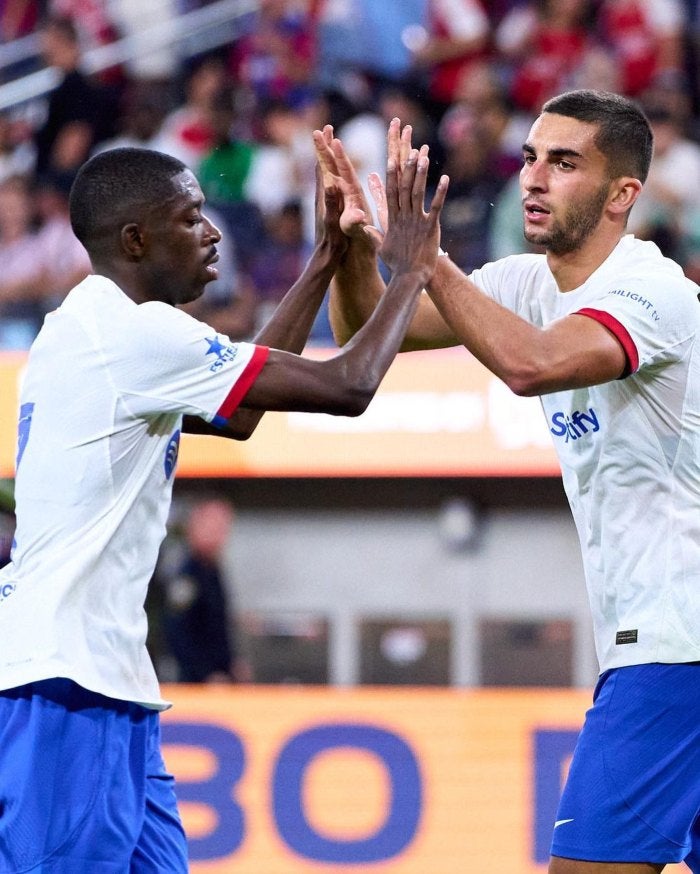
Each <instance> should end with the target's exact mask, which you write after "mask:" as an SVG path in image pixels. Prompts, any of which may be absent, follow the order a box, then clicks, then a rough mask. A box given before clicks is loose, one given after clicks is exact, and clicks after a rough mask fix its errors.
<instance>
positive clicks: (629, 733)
mask: <svg viewBox="0 0 700 874" xmlns="http://www.w3.org/2000/svg"><path fill="white" fill-rule="evenodd" d="M410 144H411V131H410V128H409V127H405V128H404V129H403V131H401V129H400V123H399V122H398V121H394V122H392V124H391V125H390V128H389V142H388V145H389V152H390V154H392V155H394V156H395V157H396V159H397V160H398V161H399V163H400V164H401V162H402V161H403V160H404V159H405V157H406V155H408V154H409V149H410ZM652 151H653V137H652V132H651V129H650V127H649V124H648V121H647V119H646V117H645V116H644V115H643V113H642V112H641V111H640V109H639V108H638V107H637V106H636V105H635V104H634V103H632V102H631V101H630V100H628V99H626V98H624V97H621V96H618V95H616V94H610V93H606V92H597V91H588V90H584V91H572V92H568V93H565V94H562V95H560V96H557V97H555V98H553V99H551V100H549V101H548V102H547V103H546V104H545V105H544V107H543V109H542V112H541V114H540V116H539V117H538V118H537V119H536V120H535V122H534V124H533V125H532V128H531V130H530V133H529V136H528V138H527V141H526V143H525V144H524V146H523V167H522V170H521V174H520V185H521V192H522V205H523V219H524V233H525V237H526V239H527V240H528V241H529V242H530V243H533V244H535V245H537V246H539V247H541V248H542V250H543V254H522V255H514V256H510V257H507V258H504V259H501V260H500V261H497V262H494V263H490V264H486V265H484V266H483V267H482V268H481V269H478V270H475V271H473V272H472V273H471V274H470V276H469V277H467V276H465V275H464V274H463V273H462V272H461V271H460V270H459V269H458V268H457V267H456V266H455V265H454V264H453V263H452V262H451V261H450V259H449V257H441V258H439V263H438V266H437V269H436V271H435V273H434V275H433V278H432V280H431V282H430V283H429V284H428V286H427V291H428V294H424V295H423V296H422V298H421V302H420V306H419V309H418V311H417V313H416V315H415V317H414V319H413V322H412V325H411V328H410V329H409V331H408V334H407V340H406V342H405V344H404V346H403V349H404V350H410V349H430V348H440V347H445V346H455V345H458V344H462V345H464V346H465V347H466V348H467V349H468V350H469V351H470V352H472V353H473V354H474V355H475V356H476V357H477V358H478V359H479V360H480V361H481V362H482V363H483V364H484V365H485V366H486V367H487V368H488V369H489V370H491V371H492V372H493V373H494V374H496V375H497V376H498V377H500V378H501V379H502V380H503V381H504V382H505V383H506V384H507V385H508V386H509V387H510V388H511V389H512V390H513V392H515V393H516V394H518V395H527V396H531V395H540V396H541V400H542V406H543V409H544V413H545V416H546V418H547V422H548V426H549V429H550V431H551V434H552V437H553V440H554V444H555V447H556V450H557V453H558V456H559V460H560V462H561V467H562V472H563V480H564V486H565V489H566V493H567V496H568V498H569V502H570V505H571V509H572V512H573V515H574V519H575V522H576V526H577V529H578V533H579V537H580V541H581V549H582V554H583V563H584V569H585V575H586V584H587V588H588V593H589V599H590V603H591V610H592V615H593V626H594V632H595V639H596V650H597V654H598V659H599V663H600V678H599V682H598V684H597V687H596V690H595V693H594V703H593V706H592V708H591V709H590V710H589V712H588V714H587V716H586V720H585V724H584V727H583V729H582V732H581V735H580V737H579V741H578V744H577V747H576V751H575V753H574V758H573V762H572V765H571V769H570V772H569V776H568V778H567V782H566V786H565V788H564V792H563V796H562V798H561V802H560V807H559V812H558V814H557V818H556V822H555V823H554V824H553V826H554V838H553V843H552V850H551V853H552V857H551V861H550V867H549V872H550V874H652V872H659V871H662V870H663V868H664V867H665V865H666V864H669V863H673V862H680V861H681V860H683V861H685V863H686V865H687V866H688V867H689V868H690V870H691V871H693V872H700V819H699V818H698V811H700V466H699V465H698V460H699V459H700V390H699V388H698V386H700V346H699V343H698V338H699V336H700V306H699V305H698V300H697V295H698V287H697V286H696V285H695V284H694V283H692V282H690V281H689V280H688V279H686V277H685V276H684V274H683V271H682V270H681V268H680V267H679V266H678V265H677V264H676V263H674V262H673V261H671V260H669V259H668V258H665V257H663V255H662V254H661V252H660V251H659V250H658V249H657V247H656V246H655V245H654V244H653V243H650V242H645V241H642V240H637V239H635V238H634V237H633V236H632V235H630V234H628V233H626V225H627V218H628V215H629V212H630V209H631V208H632V207H633V205H634V202H635V200H636V199H637V197H638V195H639V193H640V191H641V190H642V185H643V183H644V181H645V179H646V176H647V171H648V169H649V164H650V162H651V158H652ZM321 152H322V154H321V158H322V160H323V161H324V162H325V166H326V170H327V172H332V173H333V174H335V175H337V176H338V178H339V179H340V184H341V185H342V186H343V187H344V190H345V191H346V192H349V191H353V190H355V191H356V190H357V189H358V186H359V182H358V180H357V179H356V177H355V176H354V174H353V171H352V167H351V166H350V165H349V164H348V163H347V162H344V161H339V160H337V159H336V160H334V155H333V153H332V152H331V150H330V149H329V148H327V147H326V146H322V147H321ZM370 187H371V189H372V191H373V194H375V199H376V200H377V204H378V209H379V215H380V220H381V222H382V224H383V226H384V227H386V221H384V217H385V210H384V209H383V199H382V196H383V192H382V186H381V183H380V181H379V179H378V178H377V177H376V176H372V177H370ZM360 243H361V241H360ZM368 254H369V253H368V250H366V249H365V248H364V247H363V245H361V244H360V245H357V244H356V241H353V245H352V249H351V252H350V253H349V255H348V256H347V257H346V260H345V262H344V266H343V268H342V269H341V271H339V272H338V273H337V274H336V277H335V285H334V290H333V296H332V307H331V316H332V324H333V328H334V331H335V332H336V336H337V338H338V339H339V340H340V341H341V342H344V341H345V340H346V339H347V338H348V337H349V336H351V335H352V334H353V333H354V331H356V330H357V329H358V327H359V326H360V325H361V324H363V323H364V321H365V320H366V319H367V318H368V317H369V314H370V313H371V312H372V310H373V307H374V305H375V304H376V301H377V300H378V299H379V298H380V296H381V295H382V293H383V284H382V282H381V279H380V277H379V275H378V273H377V272H376V271H374V268H373V264H372V261H371V259H370V258H369V257H368ZM360 275H364V276H365V281H364V283H362V284H359V283H358V282H357V278H358V277H359V276H360ZM370 275H371V276H372V277H373V279H372V280H371V281H370V280H369V279H368V278H367V277H368V276H370ZM360 291H363V293H362V294H359V293H358V292H360Z"/></svg>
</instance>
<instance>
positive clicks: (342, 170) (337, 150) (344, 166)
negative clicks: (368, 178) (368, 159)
mask: <svg viewBox="0 0 700 874" xmlns="http://www.w3.org/2000/svg"><path fill="white" fill-rule="evenodd" d="M331 147H332V151H333V158H334V160H335V166H336V168H337V171H338V175H339V176H341V177H342V178H343V179H345V180H346V182H349V183H350V184H352V185H356V186H357V187H358V188H361V187H362V186H361V184H360V180H359V178H358V176H357V173H356V172H355V167H354V165H353V163H352V161H351V160H350V158H348V156H347V152H346V151H345V147H344V146H343V144H342V142H341V141H340V140H339V139H337V138H335V139H334V140H333V142H332V144H331Z"/></svg>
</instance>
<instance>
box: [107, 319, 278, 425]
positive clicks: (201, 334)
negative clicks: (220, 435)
mask: <svg viewBox="0 0 700 874" xmlns="http://www.w3.org/2000/svg"><path fill="white" fill-rule="evenodd" d="M136 310H137V311H136V313H135V315H134V318H133V319H132V320H131V322H130V324H129V337H127V338H124V337H122V338H119V340H120V342H119V344H118V345H117V344H116V343H115V344H114V345H113V346H112V349H113V350H115V355H114V358H113V360H112V361H110V362H109V364H110V372H111V378H112V380H113V382H114V387H115V390H116V392H117V394H118V395H119V396H120V397H121V399H122V400H123V402H124V404H125V405H126V407H127V409H128V410H129V412H130V413H131V414H132V415H134V416H144V417H147V416H153V415H158V414H160V413H180V414H183V415H184V414H186V415H193V416H199V417H201V418H202V419H205V420H206V421H207V422H212V423H214V424H223V421H224V420H226V419H228V418H229V417H230V416H231V415H233V413H234V412H235V410H236V409H237V408H238V406H239V405H240V403H241V402H242V401H243V399H244V398H245V395H246V394H247V392H248V390H249V389H250V387H251V385H252V384H253V383H254V382H255V380H256V378H257V376H258V374H259V373H260V371H261V370H262V368H263V366H264V365H265V361H266V360H267V356H268V351H269V350H268V349H267V347H265V346H257V345H255V344H253V343H236V342H233V341H232V340H230V339H229V338H228V337H226V336H224V335H223V334H219V333H217V332H216V331H215V330H214V329H213V328H212V327H210V326H209V325H207V324H205V323H204V322H200V321H198V320H197V319H193V318H192V317H191V316H189V315H187V313H185V312H183V311H181V310H178V309H175V308H174V307H171V306H168V305H167V304H162V303H157V302H151V303H146V304H141V305H140V306H139V307H138V308H136Z"/></svg>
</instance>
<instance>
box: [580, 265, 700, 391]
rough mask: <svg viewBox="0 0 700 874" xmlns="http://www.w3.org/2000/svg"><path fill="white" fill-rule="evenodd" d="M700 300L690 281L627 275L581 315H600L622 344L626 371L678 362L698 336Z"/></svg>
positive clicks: (581, 309)
mask: <svg viewBox="0 0 700 874" xmlns="http://www.w3.org/2000/svg"><path fill="white" fill-rule="evenodd" d="M697 308H698V301H697V298H696V296H695V294H694V293H693V291H692V289H691V287H690V284H689V283H688V282H687V281H686V280H684V279H682V278H678V277H675V276H665V277H664V276H660V277H658V278H657V277H654V281H653V283H652V282H650V281H649V280H648V279H645V278H643V277H636V278H628V279H623V280H622V281H621V282H620V283H619V284H616V285H615V286H610V287H608V288H607V289H606V290H604V291H603V292H602V293H601V294H600V295H599V296H598V298H597V299H596V300H592V301H591V302H589V303H588V304H587V305H586V306H584V307H581V308H580V309H579V310H576V311H575V313H577V314H579V315H583V316H587V317H589V318H592V319H595V320H596V321H597V322H600V324H602V325H604V326H605V327H606V328H607V329H608V330H609V331H610V332H611V333H612V334H614V335H615V337H616V338H617V339H618V341H619V342H620V344H621V346H622V348H623V349H624V351H625V354H626V356H627V368H626V372H625V374H624V375H628V374H629V373H635V372H636V371H638V370H640V369H641V368H643V367H645V366H648V365H650V364H663V363H669V362H671V361H675V360H678V359H679V358H680V357H682V355H683V354H685V351H686V348H687V343H688V341H690V340H691V339H693V338H694V336H695V331H696V325H697V316H698V310H697Z"/></svg>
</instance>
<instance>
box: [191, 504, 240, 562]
mask: <svg viewBox="0 0 700 874" xmlns="http://www.w3.org/2000/svg"><path fill="white" fill-rule="evenodd" d="M232 526H233V510H232V509H231V507H230V506H229V504H227V503H226V502H225V501H216V500H212V501H205V502H203V503H200V504H197V505H196V506H195V507H193V508H192V511H191V513H190V515H189V519H188V522H187V541H188V543H189V545H190V548H191V549H192V551H193V552H194V553H195V554H196V555H198V556H200V557H201V558H208V559H209V560H211V561H215V560H216V559H218V558H219V556H220V555H221V552H222V550H223V549H224V547H225V546H226V543H227V541H228V538H229V536H230V534H231V528H232Z"/></svg>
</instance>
